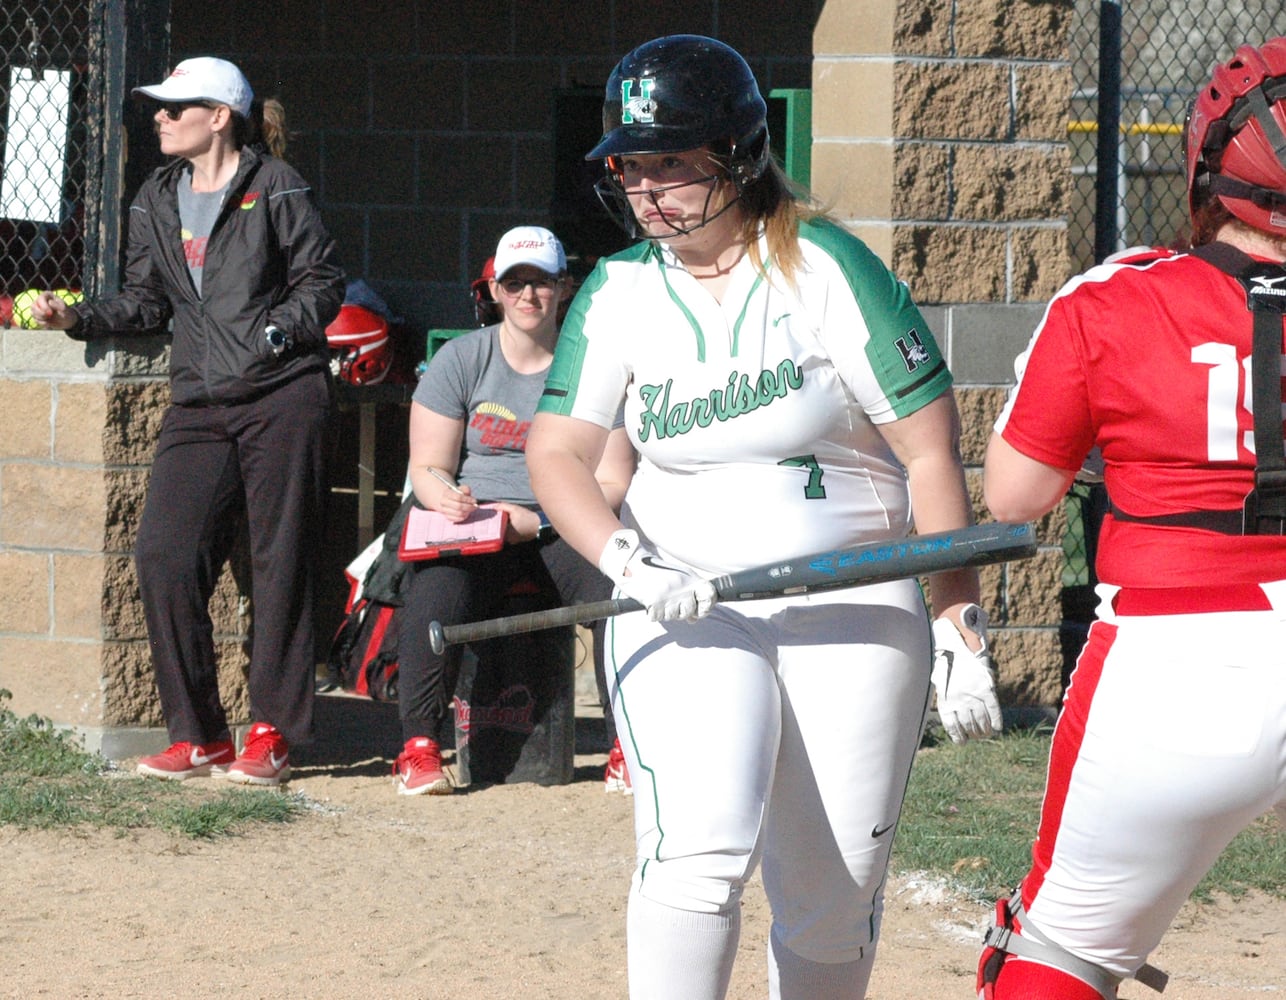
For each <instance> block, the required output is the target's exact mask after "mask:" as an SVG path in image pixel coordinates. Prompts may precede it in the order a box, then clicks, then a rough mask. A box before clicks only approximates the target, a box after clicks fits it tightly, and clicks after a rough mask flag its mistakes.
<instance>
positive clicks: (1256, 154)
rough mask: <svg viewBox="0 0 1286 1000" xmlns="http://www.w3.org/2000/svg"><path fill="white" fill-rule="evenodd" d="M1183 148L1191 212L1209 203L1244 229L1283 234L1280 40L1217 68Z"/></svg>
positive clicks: (1284, 92) (1284, 47) (1285, 196)
mask: <svg viewBox="0 0 1286 1000" xmlns="http://www.w3.org/2000/svg"><path fill="white" fill-rule="evenodd" d="M1184 142H1185V145H1186V147H1187V148H1186V153H1187V178H1188V207H1189V209H1190V210H1191V211H1193V212H1195V211H1196V209H1197V207H1198V206H1199V205H1201V204H1202V203H1203V202H1204V201H1205V200H1206V199H1207V198H1208V197H1210V196H1211V195H1214V196H1215V197H1217V198H1218V199H1219V200H1220V201H1221V202H1223V204H1224V207H1226V208H1227V209H1228V211H1230V212H1231V213H1232V214H1233V215H1235V216H1236V217H1237V218H1239V219H1241V220H1242V221H1243V222H1245V223H1247V224H1248V225H1251V226H1254V227H1255V228H1256V229H1263V230H1266V231H1268V232H1271V233H1276V234H1286V38H1281V37H1278V38H1273V39H1271V40H1269V41H1268V42H1265V43H1264V45H1263V46H1261V47H1260V48H1255V47H1254V46H1253V45H1243V46H1241V47H1240V48H1239V49H1237V52H1236V54H1234V55H1233V57H1232V58H1231V59H1229V60H1228V62H1226V63H1223V64H1222V65H1219V66H1216V67H1215V71H1214V76H1213V77H1212V78H1211V80H1210V82H1209V83H1208V84H1207V85H1206V86H1205V87H1203V88H1202V89H1201V92H1200V93H1199V94H1197V97H1196V100H1194V101H1193V102H1192V108H1191V110H1190V111H1189V112H1188V121H1187V124H1186V125H1185V127H1184Z"/></svg>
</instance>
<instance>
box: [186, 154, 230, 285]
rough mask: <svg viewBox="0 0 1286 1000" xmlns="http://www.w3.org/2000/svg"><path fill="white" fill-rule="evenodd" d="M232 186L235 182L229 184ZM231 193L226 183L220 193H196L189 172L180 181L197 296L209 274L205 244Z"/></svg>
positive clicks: (189, 264)
mask: <svg viewBox="0 0 1286 1000" xmlns="http://www.w3.org/2000/svg"><path fill="white" fill-rule="evenodd" d="M229 183H231V182H229ZM227 193H228V185H227V184H225V185H224V186H223V187H221V188H220V189H219V190H218V191H193V190H192V173H191V171H188V172H186V173H185V174H184V175H183V177H182V179H181V180H180V181H179V225H180V226H181V227H182V232H181V235H182V239H183V256H184V257H186V258H187V262H188V273H189V274H190V275H192V284H193V285H194V286H195V287H196V293H197V295H200V294H201V276H202V275H203V274H204V273H205V245H206V243H207V242H209V239H210V233H211V232H212V231H213V230H214V223H215V220H216V219H218V218H219V208H220V207H221V206H222V205H223V198H224V196H225V195H226V194H227Z"/></svg>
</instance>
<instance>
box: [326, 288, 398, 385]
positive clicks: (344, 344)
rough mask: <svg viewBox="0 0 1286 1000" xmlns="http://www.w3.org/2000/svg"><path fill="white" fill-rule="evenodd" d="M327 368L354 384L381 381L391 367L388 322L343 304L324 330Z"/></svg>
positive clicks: (377, 315)
mask: <svg viewBox="0 0 1286 1000" xmlns="http://www.w3.org/2000/svg"><path fill="white" fill-rule="evenodd" d="M326 340H327V342H328V343H329V344H330V367H331V371H332V372H334V373H335V377H336V378H339V379H343V380H344V381H345V382H351V383H352V384H353V385H374V384H375V383H376V382H382V381H384V376H385V375H387V374H388V370H389V367H390V366H391V365H392V364H393V345H392V344H391V343H390V342H389V337H388V321H387V320H386V319H384V317H383V316H381V315H379V314H378V313H373V312H371V311H370V310H369V309H366V308H364V307H363V306H354V305H347V304H346V305H342V306H340V307H339V315H338V316H336V317H335V319H334V321H333V322H332V323H331V324H330V326H328V327H326Z"/></svg>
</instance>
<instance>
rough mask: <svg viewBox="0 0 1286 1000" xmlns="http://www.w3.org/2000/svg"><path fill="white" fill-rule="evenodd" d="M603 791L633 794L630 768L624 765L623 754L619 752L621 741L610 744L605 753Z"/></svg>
mask: <svg viewBox="0 0 1286 1000" xmlns="http://www.w3.org/2000/svg"><path fill="white" fill-rule="evenodd" d="M603 791H605V792H608V793H611V792H620V793H621V794H622V795H633V794H634V789H633V788H632V787H630V769H629V768H628V767H626V766H625V754H624V753H622V752H621V741H620V740H617V741H616V742H615V743H613V744H612V750H611V752H610V753H609V754H608V755H607V770H606V771H604V772H603Z"/></svg>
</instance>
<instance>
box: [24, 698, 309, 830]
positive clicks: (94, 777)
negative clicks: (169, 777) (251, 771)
mask: <svg viewBox="0 0 1286 1000" xmlns="http://www.w3.org/2000/svg"><path fill="white" fill-rule="evenodd" d="M10 698H11V695H10V693H9V692H8V691H4V690H0V826H17V827H22V828H25V829H43V830H48V829H56V828H63V827H77V826H89V827H97V828H104V829H113V830H116V831H118V832H120V833H122V834H123V833H124V832H125V831H128V830H135V829H144V828H154V829H160V830H167V831H170V832H173V833H177V834H181V835H183V836H186V837H191V838H194V839H209V838H213V837H219V836H225V835H229V834H232V833H235V832H237V831H239V830H240V829H241V828H242V827H244V826H246V825H249V824H255V823H285V822H289V821H290V820H291V819H293V818H294V817H295V816H297V815H298V814H299V813H300V812H301V811H302V810H303V808H304V807H303V805H302V804H301V803H300V801H299V800H298V799H297V798H295V797H292V796H286V795H281V794H279V793H277V792H275V791H267V790H254V789H240V788H237V789H231V788H224V789H222V790H220V791H218V792H215V793H213V794H211V792H210V789H209V783H208V782H199V783H197V784H199V785H204V786H206V787H204V788H192V787H186V783H184V782H178V781H150V780H144V779H135V778H133V777H126V776H123V775H120V774H118V773H117V772H115V771H114V770H113V769H112V765H111V763H110V762H109V761H107V760H104V759H103V758H102V757H101V756H99V755H98V754H92V753H89V752H87V751H86V750H85V749H84V748H83V746H82V745H81V743H80V742H79V741H78V740H77V739H75V738H74V737H73V736H71V735H70V734H68V733H66V732H63V731H60V730H57V729H55V728H54V726H53V725H52V723H50V722H49V721H48V720H45V719H41V718H38V717H37V716H34V715H33V716H28V717H26V718H19V717H18V716H17V715H15V714H14V713H13V712H12V711H10V709H9V707H8V702H9V700H10Z"/></svg>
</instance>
